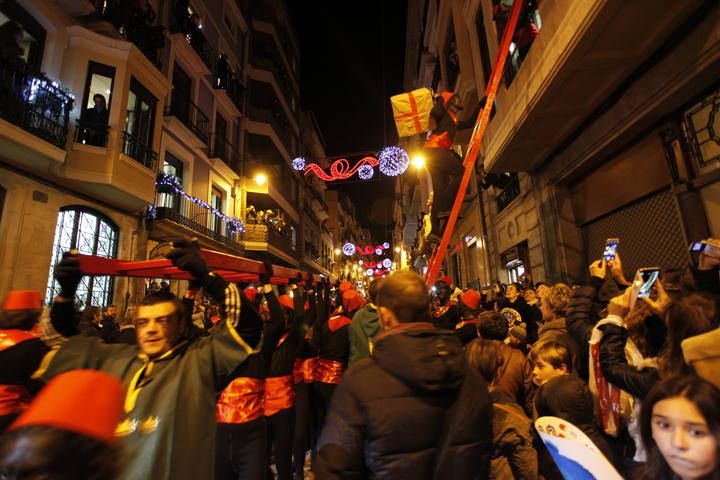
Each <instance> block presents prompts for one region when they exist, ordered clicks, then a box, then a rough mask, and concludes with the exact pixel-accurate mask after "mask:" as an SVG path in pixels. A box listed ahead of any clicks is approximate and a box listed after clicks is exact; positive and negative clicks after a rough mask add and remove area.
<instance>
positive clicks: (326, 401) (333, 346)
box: [313, 289, 365, 431]
mask: <svg viewBox="0 0 720 480" xmlns="http://www.w3.org/2000/svg"><path fill="white" fill-rule="evenodd" d="M364 304H365V300H364V299H363V298H362V295H360V293H358V291H357V290H355V289H348V290H345V293H343V295H342V308H343V313H342V314H340V315H333V316H330V317H329V318H327V320H326V321H321V322H320V323H319V325H317V324H316V328H315V335H316V336H317V337H318V351H319V354H318V361H317V364H316V365H315V372H314V374H313V377H314V379H315V383H314V385H313V390H314V392H315V393H316V399H315V404H316V408H317V410H316V413H317V415H316V420H317V422H318V424H317V425H318V431H319V430H320V429H321V428H322V425H323V423H324V421H325V414H326V412H327V409H328V407H329V405H330V399H331V398H332V394H333V392H334V391H335V387H336V386H337V384H338V383H340V380H341V378H342V374H343V371H344V370H345V369H346V368H347V364H348V360H349V357H350V336H349V332H348V330H349V325H350V323H351V322H352V317H353V315H355V313H357V311H358V310H359V309H360V308H361V307H362V306H363V305H364ZM319 320H321V319H319Z"/></svg>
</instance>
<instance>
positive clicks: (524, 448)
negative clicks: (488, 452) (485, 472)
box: [489, 390, 538, 480]
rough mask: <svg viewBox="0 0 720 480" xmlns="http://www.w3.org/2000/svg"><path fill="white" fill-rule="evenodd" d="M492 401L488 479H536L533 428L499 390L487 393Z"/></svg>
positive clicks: (527, 419)
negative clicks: (490, 454)
mask: <svg viewBox="0 0 720 480" xmlns="http://www.w3.org/2000/svg"><path fill="white" fill-rule="evenodd" d="M490 399H491V400H492V402H493V454H492V462H491V466H490V470H491V471H490V477H489V478H490V479H491V480H494V479H497V480H512V479H528V480H535V479H536V478H538V460H537V453H536V452H535V449H534V448H533V425H532V422H531V421H530V419H529V418H528V417H527V416H526V415H525V413H524V412H523V411H522V408H520V405H518V404H517V403H515V402H513V401H512V399H510V398H509V397H508V396H507V395H505V394H504V393H503V392H501V391H500V390H493V391H492V392H490Z"/></svg>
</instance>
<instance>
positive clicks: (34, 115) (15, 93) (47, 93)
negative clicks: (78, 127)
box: [0, 62, 75, 148]
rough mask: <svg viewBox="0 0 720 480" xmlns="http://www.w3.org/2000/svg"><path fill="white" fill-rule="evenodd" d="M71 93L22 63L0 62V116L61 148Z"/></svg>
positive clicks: (63, 142)
mask: <svg viewBox="0 0 720 480" xmlns="http://www.w3.org/2000/svg"><path fill="white" fill-rule="evenodd" d="M74 102H75V97H73V95H72V94H70V93H68V92H65V91H64V90H63V89H62V88H60V86H59V85H58V84H57V83H56V82H54V81H52V80H50V79H49V78H47V77H45V76H44V75H40V74H32V73H30V72H29V70H28V67H27V66H26V65H25V64H21V63H19V62H18V63H17V64H15V65H12V64H11V63H10V62H0V117H2V118H4V119H5V120H7V121H8V122H10V123H12V124H14V125H17V126H18V127H20V128H22V129H23V130H26V131H28V132H30V133H32V134H33V135H35V136H37V137H39V138H42V139H43V140H45V141H47V142H50V143H52V144H53V145H55V146H57V147H60V148H65V142H66V140H67V133H68V124H69V122H70V110H72V108H73V104H74Z"/></svg>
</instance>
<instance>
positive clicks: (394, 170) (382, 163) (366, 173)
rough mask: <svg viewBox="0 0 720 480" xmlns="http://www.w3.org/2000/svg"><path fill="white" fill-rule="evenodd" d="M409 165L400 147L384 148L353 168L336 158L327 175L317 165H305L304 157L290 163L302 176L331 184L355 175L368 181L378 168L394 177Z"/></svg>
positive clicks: (404, 152)
mask: <svg viewBox="0 0 720 480" xmlns="http://www.w3.org/2000/svg"><path fill="white" fill-rule="evenodd" d="M409 165H410V156H409V155H408V153H407V152H406V151H405V149H403V148H401V147H395V146H392V147H386V148H384V149H382V150H381V151H380V153H378V156H377V158H375V157H363V158H362V159H360V161H359V162H358V163H356V164H355V166H353V167H351V166H350V162H349V161H348V160H347V159H346V158H338V159H337V160H335V161H334V162H333V163H332V165H330V173H329V174H328V173H327V172H325V170H323V168H322V167H321V166H320V165H318V164H317V163H310V164H307V162H306V160H305V158H304V157H296V158H294V159H293V161H292V166H293V168H294V169H295V170H298V171H301V170H302V171H304V175H305V176H307V175H310V174H311V173H314V174H315V175H316V176H317V177H318V178H319V179H320V180H324V181H326V182H332V181H335V180H346V179H348V178H350V177H352V176H353V175H355V174H356V173H357V174H358V177H359V178H360V179H361V180H370V179H371V178H373V176H375V170H374V168H375V167H379V169H380V172H382V173H383V174H385V175H387V176H390V177H395V176H398V175H400V174H402V173H404V172H405V170H407V168H408V166H409Z"/></svg>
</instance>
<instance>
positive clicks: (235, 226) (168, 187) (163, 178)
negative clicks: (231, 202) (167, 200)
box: [153, 173, 245, 232]
mask: <svg viewBox="0 0 720 480" xmlns="http://www.w3.org/2000/svg"><path fill="white" fill-rule="evenodd" d="M157 190H158V192H160V193H177V194H178V195H181V196H182V197H184V198H186V199H188V200H190V201H191V202H193V203H194V204H196V205H200V206H201V207H202V208H204V209H206V210H208V211H210V212H212V213H213V214H214V215H215V216H216V217H217V218H219V219H221V220H225V224H226V225H227V229H228V231H230V232H244V231H245V224H244V223H243V221H242V220H240V219H239V218H234V217H228V216H227V215H225V214H224V213H222V212H221V211H220V210H218V209H217V208H215V207H213V206H211V205H209V204H208V203H207V202H205V201H203V200H200V199H199V198H197V197H193V196H192V195H188V194H187V193H185V191H184V190H183V189H182V185H180V179H179V178H178V177H176V176H175V175H168V174H166V173H159V174H158V177H157ZM153 213H154V209H153Z"/></svg>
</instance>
